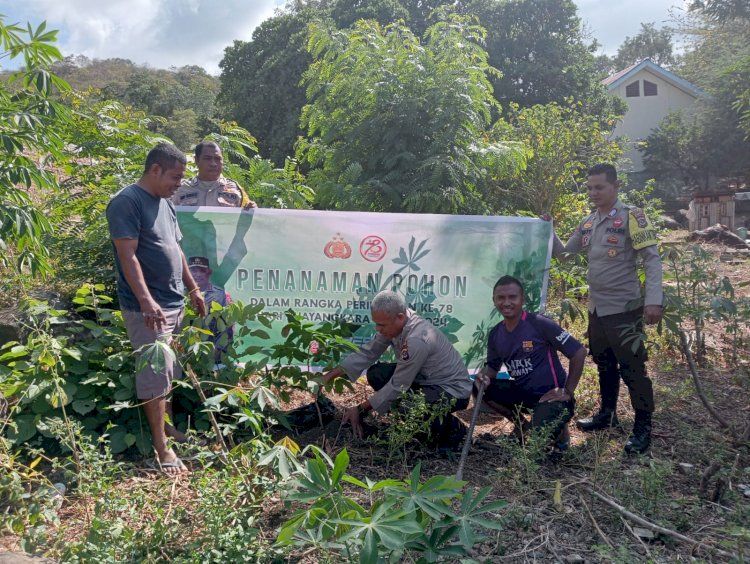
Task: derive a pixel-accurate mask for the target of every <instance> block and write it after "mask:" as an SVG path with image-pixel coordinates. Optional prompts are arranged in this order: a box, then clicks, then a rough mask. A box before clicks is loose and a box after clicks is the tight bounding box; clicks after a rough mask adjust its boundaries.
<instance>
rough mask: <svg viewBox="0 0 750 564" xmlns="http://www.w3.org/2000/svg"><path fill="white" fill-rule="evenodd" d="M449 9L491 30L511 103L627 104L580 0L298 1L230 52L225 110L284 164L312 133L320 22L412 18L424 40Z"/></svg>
mask: <svg viewBox="0 0 750 564" xmlns="http://www.w3.org/2000/svg"><path fill="white" fill-rule="evenodd" d="M443 5H445V6H443ZM441 6H443V7H441ZM438 8H440V9H438ZM447 10H454V11H458V12H459V13H462V14H464V15H469V16H474V17H477V18H478V23H479V25H481V26H483V27H484V28H485V29H486V30H487V35H486V38H485V40H484V41H485V48H486V50H487V52H488V53H489V63H490V65H492V66H494V67H496V68H498V69H500V70H501V71H502V74H497V75H494V76H493V77H492V83H493V87H494V95H495V98H496V100H497V101H498V102H500V104H501V105H507V103H509V102H517V103H519V104H520V105H522V106H530V105H534V104H537V103H547V102H551V101H556V102H559V103H562V102H563V100H565V99H566V98H568V97H574V98H576V99H578V100H583V101H584V102H585V103H586V105H587V107H588V108H589V110H590V111H591V112H592V113H594V114H600V113H607V112H608V111H609V108H610V107H611V106H612V105H613V104H615V105H616V104H617V102H615V101H613V99H612V98H611V97H609V96H607V95H606V92H605V90H604V89H603V88H602V86H601V85H600V84H599V79H600V78H602V76H601V72H600V71H599V70H598V68H597V67H596V64H595V59H594V57H593V55H592V52H593V51H594V50H595V45H594V44H593V43H591V44H589V43H587V42H586V41H585V39H584V35H583V31H582V27H581V21H580V19H579V18H578V16H577V14H576V7H575V4H574V3H573V2H572V0H468V1H461V2H458V1H455V0H453V1H443V0H373V1H369V2H364V1H361V0H312V1H307V2H295V3H290V4H289V5H288V6H287V8H286V9H285V11H283V12H282V13H279V14H277V15H276V16H274V17H272V18H270V19H268V20H266V21H265V22H263V23H262V24H261V25H260V26H258V28H256V30H255V32H254V33H253V37H252V39H251V41H249V42H241V41H235V43H234V44H233V45H232V46H231V47H229V48H227V49H226V51H225V55H224V59H223V60H222V62H221V64H220V66H221V68H222V74H221V92H220V95H219V104H220V108H221V110H222V115H223V116H224V117H225V118H227V119H232V120H235V121H237V122H238V123H239V124H240V125H242V126H243V127H246V128H247V129H249V130H250V131H252V132H253V133H254V134H255V135H256V136H257V137H258V140H259V145H260V151H261V154H263V155H264V156H269V157H270V158H272V159H273V160H274V161H276V162H281V160H283V158H284V157H285V156H286V155H289V154H291V151H292V147H293V144H294V142H295V140H296V138H297V137H298V136H299V135H300V134H301V133H302V132H301V130H300V129H299V116H300V111H301V108H302V106H303V105H304V104H305V96H304V92H303V90H302V89H301V88H300V85H299V83H300V79H301V76H302V73H303V72H304V70H305V69H306V68H307V67H308V66H309V64H310V63H311V58H310V56H309V54H308V53H307V51H306V50H305V41H306V33H307V26H308V25H309V24H310V23H311V22H312V21H316V20H319V21H327V22H331V25H333V26H335V27H336V28H339V29H344V28H347V27H349V26H351V25H353V24H354V22H356V21H357V20H359V19H372V20H375V21H377V22H378V23H380V24H382V25H387V24H388V23H392V22H396V21H399V20H403V21H404V23H405V25H406V26H407V27H408V28H409V29H410V30H411V31H412V32H413V33H414V34H415V35H416V36H421V35H422V32H423V31H424V30H425V29H426V28H427V27H428V26H429V25H430V22H434V21H436V18H439V17H440V14H441V13H445V12H446V11H447Z"/></svg>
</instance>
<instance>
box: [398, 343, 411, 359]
mask: <svg viewBox="0 0 750 564" xmlns="http://www.w3.org/2000/svg"><path fill="white" fill-rule="evenodd" d="M398 355H399V356H400V357H401V360H409V343H407V342H406V341H404V344H403V345H401V350H400V351H399V353H398Z"/></svg>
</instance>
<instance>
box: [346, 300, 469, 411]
mask: <svg viewBox="0 0 750 564" xmlns="http://www.w3.org/2000/svg"><path fill="white" fill-rule="evenodd" d="M406 316H407V320H406V324H405V325H404V329H403V330H402V331H401V334H400V335H399V336H398V337H396V338H395V339H393V340H388V339H386V338H385V337H383V336H382V335H380V334H379V333H378V334H377V335H376V336H375V338H374V339H373V340H372V341H370V342H369V343H367V344H365V345H363V346H362V348H360V349H359V350H358V351H357V352H355V353H352V354H350V355H349V356H347V357H346V358H345V359H344V360H343V361H342V362H341V367H342V368H343V369H344V370H345V371H346V374H347V376H348V377H349V379H350V380H351V381H352V382H354V381H355V380H356V379H357V378H359V376H360V374H362V372H363V371H365V370H366V369H367V368H369V367H370V366H372V365H373V364H375V362H376V361H377V360H378V359H379V358H380V357H381V356H382V355H383V353H385V351H386V350H387V349H388V347H389V346H392V347H393V349H394V351H395V353H396V358H397V361H396V371H395V372H394V373H393V377H392V378H391V379H390V380H389V381H388V383H386V385H385V386H383V388H381V389H380V390H379V391H377V392H376V393H375V394H374V395H373V396H372V397H371V398H370V405H372V408H373V409H374V410H375V411H377V412H378V413H380V414H383V413H387V412H388V410H389V409H390V407H391V402H393V400H394V399H396V398H397V397H398V395H399V394H400V393H401V392H402V391H403V390H408V389H409V388H410V387H411V385H412V383H413V382H416V383H417V384H421V385H430V386H438V387H440V388H441V389H443V390H444V391H445V392H446V393H448V394H449V395H451V396H453V397H454V398H458V399H464V398H468V397H469V395H471V385H472V384H471V380H469V373H468V371H467V370H466V366H465V365H464V363H463V360H462V359H461V355H460V354H458V351H457V350H456V349H455V348H454V347H453V345H452V344H451V343H450V341H448V338H447V337H446V336H445V335H444V334H443V333H442V332H440V331H439V330H438V329H435V327H434V326H433V325H432V323H430V322H429V321H427V320H425V319H423V318H421V317H419V316H418V315H417V314H416V313H414V312H413V311H412V310H407V312H406Z"/></svg>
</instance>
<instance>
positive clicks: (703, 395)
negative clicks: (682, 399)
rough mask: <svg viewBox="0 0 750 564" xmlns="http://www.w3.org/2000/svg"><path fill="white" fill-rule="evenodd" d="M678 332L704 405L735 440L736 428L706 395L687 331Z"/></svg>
mask: <svg viewBox="0 0 750 564" xmlns="http://www.w3.org/2000/svg"><path fill="white" fill-rule="evenodd" d="M678 332H679V334H680V345H681V347H682V352H683V354H684V355H685V358H686V359H687V362H688V366H689V367H690V374H691V375H692V376H693V383H694V384H695V391H696V392H698V397H699V398H700V400H701V403H703V406H704V407H705V408H706V409H707V410H708V412H709V413H710V414H711V417H713V418H714V419H715V420H716V422H717V423H718V424H719V426H720V427H721V428H722V429H726V430H727V431H729V434H730V435H731V436H732V439H733V440H735V441H736V440H737V439H738V437H737V433H736V432H735V430H734V428H733V427H732V426H731V425H730V424H729V423H727V421H726V419H724V418H723V417H722V416H721V415H719V413H718V412H717V411H716V410H715V409H714V407H713V406H712V405H711V403H710V402H709V401H708V397H706V392H705V391H704V389H703V383H702V382H701V379H700V376H699V375H698V367H697V366H696V365H695V360H694V359H693V353H692V352H690V345H689V344H688V339H687V335H686V334H685V331H683V330H682V329H678Z"/></svg>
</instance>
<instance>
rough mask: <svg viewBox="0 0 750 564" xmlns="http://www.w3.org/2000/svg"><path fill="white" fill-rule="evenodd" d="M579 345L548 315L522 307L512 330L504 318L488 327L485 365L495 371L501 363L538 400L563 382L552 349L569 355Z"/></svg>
mask: <svg viewBox="0 0 750 564" xmlns="http://www.w3.org/2000/svg"><path fill="white" fill-rule="evenodd" d="M581 348H583V346H582V345H581V343H579V342H578V341H577V340H576V339H575V338H574V337H573V336H572V335H571V334H570V333H568V332H567V331H566V330H565V329H563V328H562V327H560V326H559V325H558V324H557V323H555V322H554V321H552V320H551V319H549V318H547V317H544V316H543V315H535V314H533V313H527V312H525V311H524V312H523V314H522V315H521V319H520V321H519V322H518V325H516V327H514V328H513V330H512V331H508V329H507V327H506V326H505V321H501V322H500V323H498V324H497V325H495V327H494V328H493V329H492V331H490V334H489V337H488V339H487V365H488V366H489V367H490V368H493V369H495V370H497V371H499V370H500V367H501V366H502V365H503V364H505V366H506V367H507V368H508V372H509V373H510V376H511V378H513V383H514V385H515V386H517V387H518V388H519V389H520V390H522V391H523V392H524V393H525V395H527V397H528V399H529V400H531V401H538V400H539V398H541V397H542V396H543V395H544V394H545V393H547V392H548V391H549V390H551V389H552V388H555V387H558V388H562V387H563V386H564V385H565V381H566V379H567V374H566V372H565V369H564V368H563V366H562V363H561V362H560V358H559V357H558V356H557V352H556V351H560V352H561V353H563V354H564V355H565V356H566V357H567V358H573V357H574V356H575V354H576V353H577V352H578V351H579V350H580V349H581ZM556 384H557V385H556Z"/></svg>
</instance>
